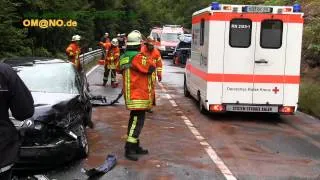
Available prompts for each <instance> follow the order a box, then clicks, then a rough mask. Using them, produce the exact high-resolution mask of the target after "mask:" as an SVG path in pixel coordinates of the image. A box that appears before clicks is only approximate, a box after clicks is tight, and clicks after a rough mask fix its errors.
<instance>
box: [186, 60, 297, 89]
mask: <svg viewBox="0 0 320 180" xmlns="http://www.w3.org/2000/svg"><path fill="white" fill-rule="evenodd" d="M186 68H187V70H188V71H189V72H190V73H192V74H194V75H196V76H198V77H200V78H201V79H203V80H205V81H207V82H234V83H284V84H299V83H300V76H292V75H247V74H216V73H214V74H213V73H206V72H203V71H201V70H200V69H198V68H196V67H193V66H192V65H191V64H187V66H186Z"/></svg>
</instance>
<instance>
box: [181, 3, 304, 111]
mask: <svg viewBox="0 0 320 180" xmlns="http://www.w3.org/2000/svg"><path fill="white" fill-rule="evenodd" d="M303 22H304V19H303V13H302V12H301V6H300V5H299V4H295V5H294V6H268V5H263V6H261V5H259V6H255V5H228V4H219V3H216V2H214V3H212V5H211V6H209V7H207V8H205V9H202V10H200V11H197V12H195V13H194V14H193V17H192V36H193V37H192V51H191V52H192V53H191V59H190V60H188V61H187V65H186V73H185V80H184V93H185V95H186V96H189V95H191V96H193V97H194V98H196V99H197V100H198V102H199V108H200V110H201V111H202V112H206V111H207V110H209V111H211V112H224V111H239V112H269V113H276V114H279V113H281V114H293V113H294V112H295V111H296V110H297V106H298V97H299V83H300V63H301V45H302V32H303Z"/></svg>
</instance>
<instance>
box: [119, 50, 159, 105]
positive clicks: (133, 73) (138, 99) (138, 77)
mask: <svg viewBox="0 0 320 180" xmlns="http://www.w3.org/2000/svg"><path fill="white" fill-rule="evenodd" d="M155 67H156V65H155V63H154V62H153V60H152V59H151V58H148V57H147V56H145V55H143V54H142V53H140V52H138V51H126V52H125V54H123V55H122V56H121V58H120V63H119V65H118V68H119V69H120V71H121V72H122V75H123V91H124V98H125V102H126V106H127V109H129V110H147V109H150V108H151V107H152V94H151V93H152V77H151V74H150V72H149V71H150V69H152V68H155Z"/></svg>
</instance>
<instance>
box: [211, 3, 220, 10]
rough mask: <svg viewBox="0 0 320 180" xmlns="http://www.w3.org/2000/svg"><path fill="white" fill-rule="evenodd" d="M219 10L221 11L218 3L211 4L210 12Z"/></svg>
mask: <svg viewBox="0 0 320 180" xmlns="http://www.w3.org/2000/svg"><path fill="white" fill-rule="evenodd" d="M220 9H221V7H220V3H218V2H212V3H211V10H220Z"/></svg>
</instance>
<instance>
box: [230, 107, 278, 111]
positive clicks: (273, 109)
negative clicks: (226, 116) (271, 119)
mask: <svg viewBox="0 0 320 180" xmlns="http://www.w3.org/2000/svg"><path fill="white" fill-rule="evenodd" d="M226 110H227V111H234V112H278V106H245V105H227V107H226Z"/></svg>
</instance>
